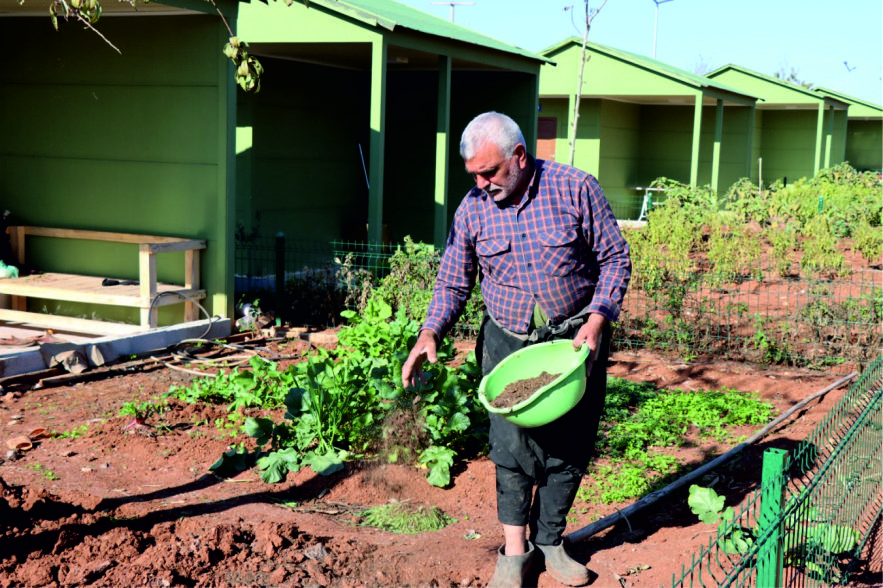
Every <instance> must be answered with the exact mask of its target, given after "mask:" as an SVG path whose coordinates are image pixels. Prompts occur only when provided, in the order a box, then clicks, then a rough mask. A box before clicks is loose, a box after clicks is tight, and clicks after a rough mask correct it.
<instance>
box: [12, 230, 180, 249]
mask: <svg viewBox="0 0 883 588" xmlns="http://www.w3.org/2000/svg"><path fill="white" fill-rule="evenodd" d="M10 228H15V229H17V230H18V229H22V230H24V232H25V234H27V235H32V236H34V237H57V238H61V239H84V240H86V241H114V242H117V243H132V244H135V245H141V244H144V243H180V242H182V241H190V239H181V238H180V237H157V236H154V235H136V234H132V233H111V232H107V231H89V230H83V229H55V228H51V227H30V226H21V227H19V226H17V227H10Z"/></svg>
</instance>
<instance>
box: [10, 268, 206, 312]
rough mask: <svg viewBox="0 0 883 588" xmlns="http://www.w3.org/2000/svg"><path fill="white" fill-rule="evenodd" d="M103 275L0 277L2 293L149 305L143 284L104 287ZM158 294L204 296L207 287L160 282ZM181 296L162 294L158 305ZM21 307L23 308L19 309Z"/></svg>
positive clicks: (123, 304)
mask: <svg viewBox="0 0 883 588" xmlns="http://www.w3.org/2000/svg"><path fill="white" fill-rule="evenodd" d="M103 280H104V278H96V277H93V276H78V275H75V274H55V273H49V274H38V275H33V276H25V277H23V278H5V279H0V294H10V295H12V296H30V297H33V298H43V299H47V300H65V301H67V302H83V303H86V304H110V305H112V306H126V307H131V308H141V307H143V306H145V305H147V306H149V305H150V300H151V299H150V298H147V299H144V298H142V295H141V289H140V286H125V285H122V284H120V285H117V286H102V285H101V283H102V281H103ZM156 292H157V294H159V293H162V292H180V293H181V294H182V295H183V296H187V297H190V298H196V299H200V300H201V299H203V298H205V295H206V293H205V290H194V289H188V288H182V287H181V286H178V285H174V284H157V285H156ZM183 301H184V298H182V297H177V299H176V297H172V296H162V297H160V299H159V300H157V302H156V303H155V306H166V305H168V304H176V303H179V302H183ZM18 310H20V309H18Z"/></svg>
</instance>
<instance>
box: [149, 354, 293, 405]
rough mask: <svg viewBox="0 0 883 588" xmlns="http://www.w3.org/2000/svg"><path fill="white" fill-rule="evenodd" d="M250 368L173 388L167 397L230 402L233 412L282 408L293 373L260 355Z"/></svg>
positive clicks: (217, 402) (192, 400)
mask: <svg viewBox="0 0 883 588" xmlns="http://www.w3.org/2000/svg"><path fill="white" fill-rule="evenodd" d="M249 367H250V368H251V369H242V370H240V369H239V368H234V369H233V370H231V371H230V372H229V373H221V374H218V375H217V376H207V377H205V378H197V379H196V380H193V381H192V382H191V383H190V385H189V386H172V387H171V388H169V391H168V392H167V393H166V394H165V395H166V397H171V398H177V399H179V400H182V401H184V402H187V403H189V404H193V403H195V402H207V403H209V404H223V403H229V405H228V409H229V410H231V411H235V410H238V409H240V408H249V407H261V408H274V407H279V406H282V401H283V400H284V398H285V394H286V392H287V390H288V388H289V387H290V386H291V385H293V383H294V380H293V376H292V375H291V373H289V372H287V371H280V370H279V369H278V365H277V364H276V363H275V362H272V361H269V360H267V359H264V358H262V357H260V356H258V355H254V356H252V357H251V359H250V360H249Z"/></svg>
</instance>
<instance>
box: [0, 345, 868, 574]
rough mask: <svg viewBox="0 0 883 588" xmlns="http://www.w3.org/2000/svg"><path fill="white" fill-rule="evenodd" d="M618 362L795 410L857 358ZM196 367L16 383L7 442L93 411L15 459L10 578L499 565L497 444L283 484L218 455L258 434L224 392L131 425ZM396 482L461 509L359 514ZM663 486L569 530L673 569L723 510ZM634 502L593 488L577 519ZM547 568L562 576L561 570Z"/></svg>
mask: <svg viewBox="0 0 883 588" xmlns="http://www.w3.org/2000/svg"><path fill="white" fill-rule="evenodd" d="M466 348H468V345H465V346H464V345H460V349H461V350H464V351H465V349H466ZM264 350H265V351H267V352H273V353H276V354H278V355H287V356H295V355H299V354H304V353H306V352H307V351H308V349H307V344H306V343H304V342H302V341H293V342H285V341H283V342H282V343H279V342H273V341H268V342H266V343H265V344H264V347H263V348H259V351H258V352H263V351H264ZM117 371H118V372H119V370H117ZM609 374H610V375H613V376H618V377H624V378H628V379H630V380H634V381H643V382H653V383H654V384H657V385H658V386H664V387H669V388H681V389H688V390H693V389H720V388H724V387H725V388H733V389H737V390H745V391H757V392H758V393H759V394H760V396H761V397H763V398H764V399H766V400H768V401H770V402H772V403H773V404H775V406H776V409H777V412H778V413H781V412H783V411H785V410H787V409H788V408H789V407H790V406H793V405H794V404H796V403H797V402H799V401H800V400H801V399H803V398H805V397H807V396H808V395H810V394H811V393H813V392H815V391H818V390H821V389H823V388H825V387H826V386H828V385H830V384H831V383H833V382H835V381H836V380H838V379H840V378H841V377H842V376H843V373H842V372H841V373H837V374H833V373H819V372H811V371H807V370H799V369H782V368H761V367H757V366H751V365H745V364H738V363H725V362H716V363H709V364H701V363H700V364H696V363H693V364H689V365H688V364H686V363H683V362H681V361H679V360H677V359H666V358H664V357H660V356H656V355H651V354H644V353H641V354H632V353H628V354H626V353H616V354H614V355H613V356H612V358H611V363H610V367H609ZM193 377H194V376H193V375H191V374H189V373H185V372H183V371H180V370H176V369H170V368H168V367H163V366H161V365H144V364H143V363H142V364H140V366H139V367H138V368H132V369H131V370H130V371H127V372H125V373H123V374H122V375H116V376H113V377H106V378H103V379H95V380H93V381H89V382H81V383H74V384H69V385H66V386H64V387H53V388H43V389H25V390H18V391H9V390H7V391H6V392H5V394H4V395H0V433H2V439H3V441H4V443H5V442H6V440H7V439H9V438H12V437H15V436H16V435H22V434H27V433H28V432H30V431H33V430H34V429H36V428H39V427H45V428H47V429H50V430H54V431H62V432H69V431H73V430H76V429H77V428H78V427H84V426H85V427H88V430H87V432H86V433H85V434H84V435H82V436H79V437H72V438H71V437H54V438H48V439H43V440H40V441H37V442H36V443H35V445H34V447H33V448H32V449H30V450H28V451H25V452H24V453H23V454H22V455H21V456H20V457H18V458H10V456H8V455H7V459H6V460H5V461H4V462H3V463H2V465H0V479H2V481H5V484H4V487H2V488H0V491H2V492H3V495H4V497H5V498H6V501H7V502H8V503H9V507H10V508H9V509H7V510H6V511H5V512H4V511H3V510H2V509H3V508H4V506H5V505H3V501H0V587H11V586H126V587H128V586H162V587H169V586H195V585H199V586H218V587H225V586H230V587H233V586H304V587H317V586H341V587H363V586H364V587H373V586H397V587H398V586H415V587H418V586H419V587H467V586H468V587H477V586H484V585H485V584H486V583H487V581H488V580H489V579H490V576H491V574H492V573H493V569H494V565H495V561H496V550H497V548H498V547H499V545H500V542H501V532H500V528H499V526H498V524H497V521H496V511H495V492H494V469H493V464H492V463H490V461H488V460H487V458H481V459H477V460H474V461H470V462H468V463H466V464H465V465H463V466H462V467H458V468H456V469H455V471H454V472H453V482H452V485H451V487H450V488H447V489H440V488H435V487H432V486H430V485H429V484H428V483H427V482H426V481H425V479H424V478H425V471H424V470H420V469H417V468H415V467H413V466H407V465H381V464H378V463H350V464H348V465H347V467H346V469H345V470H344V471H343V472H339V473H337V474H334V475H331V476H327V477H325V476H319V475H316V474H314V473H313V472H312V471H311V470H309V469H305V470H303V471H301V472H300V473H298V474H296V475H289V478H288V480H287V481H286V482H284V483H281V484H277V485H268V484H264V483H263V482H261V481H260V479H259V477H258V475H257V474H256V472H255V471H254V470H248V471H245V472H243V473H241V474H239V475H238V476H236V477H234V478H232V479H222V478H219V477H216V476H214V475H212V474H211V473H209V472H208V469H207V468H208V466H209V465H210V464H212V463H213V462H214V461H215V460H216V459H217V458H218V457H219V456H220V455H221V453H222V452H223V451H224V450H225V449H227V447H228V446H229V445H230V444H231V443H233V442H236V441H240V440H241V438H239V439H236V438H233V437H230V436H225V431H224V429H219V428H218V427H216V425H215V419H223V418H224V417H225V416H226V411H225V409H224V408H223V407H212V406H204V405H200V406H190V405H184V404H176V403H172V405H171V406H172V407H173V410H171V411H169V412H167V413H165V414H163V415H162V417H161V421H160V419H159V418H155V419H152V420H148V424H150V423H151V422H154V423H156V422H162V423H164V424H165V425H166V427H164V428H153V427H149V426H148V427H138V426H131V427H128V428H127V425H128V424H129V423H130V421H131V417H121V416H119V411H120V408H121V407H122V406H123V404H124V403H126V402H143V401H155V400H156V399H157V398H158V397H159V396H160V395H162V394H163V393H165V392H167V391H168V389H169V387H170V386H172V385H181V384H186V383H187V382H189V381H190V380H191V379H192V378H193ZM845 389H846V388H845V387H841V388H839V389H836V390H834V391H832V392H831V393H829V394H828V395H827V396H825V397H824V398H822V399H821V400H820V401H816V402H813V403H811V404H810V405H809V406H807V407H806V408H805V409H803V410H802V411H801V412H799V413H797V414H796V415H795V416H794V417H792V418H791V419H789V420H788V421H787V422H786V423H784V424H783V425H782V426H781V427H779V428H777V429H776V430H774V431H773V432H772V433H771V434H770V435H769V436H768V437H766V438H765V439H762V440H761V441H760V443H759V444H758V446H757V447H754V448H751V449H749V450H746V452H745V453H744V454H743V456H742V457H741V458H740V459H739V460H738V461H739V464H740V466H739V468H738V469H734V470H726V469H724V470H721V471H719V472H716V474H717V475H718V483H717V485H716V486H715V487H716V488H717V490H718V492H720V493H721V494H726V495H727V496H728V497H732V496H739V497H741V496H744V495H745V494H746V493H747V492H750V491H751V490H753V489H754V488H755V487H756V484H757V482H758V479H759V463H760V455H761V453H762V451H763V450H764V449H766V448H768V447H784V448H792V447H793V446H794V443H795V442H796V441H799V440H801V439H803V438H804V437H805V436H806V434H807V433H808V432H809V431H811V430H812V429H813V428H814V427H815V426H816V424H817V423H818V422H819V421H820V420H821V419H822V418H823V416H824V415H825V413H826V412H827V411H828V410H829V409H830V408H831V407H832V406H833V405H834V404H835V403H836V402H837V401H838V399H839V398H841V397H842V395H843V393H844V391H845ZM0 394H2V393H0ZM272 416H274V418H276V419H281V418H282V415H281V413H280V414H278V415H272ZM751 432H752V431H751V430H745V431H739V432H737V434H739V435H743V434H744V435H747V434H750V433H751ZM729 448H730V447H722V446H708V445H705V446H700V447H692V448H691V447H688V448H684V449H683V450H681V451H680V452H679V453H678V455H679V456H680V457H682V458H683V459H684V460H686V462H687V463H692V464H696V463H699V462H700V461H701V460H703V459H704V456H706V455H708V453H707V452H712V455H714V454H722V453H724V452H725V451H727V450H728V449H729ZM703 452H706V453H703ZM728 471H729V472H731V473H728ZM732 472H739V473H738V474H737V476H738V477H735V476H734V475H733V473H732ZM755 474H756V476H757V477H755ZM589 483H591V481H590V480H589V479H588V478H587V479H585V480H584V484H589ZM393 500H397V501H408V502H409V503H411V504H415V505H425V506H436V507H439V508H441V509H442V510H443V511H444V512H445V513H447V514H448V515H450V516H452V517H454V518H455V519H457V522H456V523H455V524H452V525H450V526H449V527H447V528H445V529H443V530H441V531H436V532H431V533H422V534H417V535H398V534H394V533H391V532H385V531H380V530H377V529H373V528H368V527H360V526H357V525H356V524H354V523H356V522H357V517H356V513H357V512H358V511H360V510H361V509H363V508H365V507H368V506H374V505H380V504H385V503H387V502H389V501H393ZM661 502H662V503H661V504H657V505H655V506H653V507H651V508H648V509H645V510H644V511H641V512H639V513H637V514H636V515H634V516H632V517H630V520H629V523H630V528H629V526H628V525H625V524H621V523H618V524H616V525H615V526H613V527H611V528H609V529H607V530H605V531H602V532H601V533H599V534H597V535H595V536H593V537H590V538H588V539H586V540H583V541H580V542H578V543H575V544H573V545H571V546H570V547H569V549H570V551H571V553H572V554H573V555H574V557H575V558H576V559H578V560H579V561H581V562H585V563H587V565H588V567H589V569H590V570H591V572H592V585H593V586H599V587H605V588H606V587H614V588H620V587H635V586H668V585H670V584H671V581H672V574H673V573H676V572H679V570H680V568H681V564H682V563H683V562H689V559H690V556H691V554H693V553H695V552H696V551H697V550H698V549H699V548H700V547H701V546H702V545H703V544H706V543H707V541H708V539H709V536H710V533H712V532H713V528H714V527H713V526H712V525H706V524H703V523H700V522H699V521H698V520H697V518H696V517H695V516H694V515H693V514H692V513H691V512H690V511H689V508H688V507H687V505H686V489H684V490H683V491H682V492H680V493H677V494H675V495H674V496H673V497H671V498H670V499H667V500H664V501H661ZM626 506H628V504H618V505H600V504H588V503H581V502H578V503H577V504H576V505H575V508H574V509H573V516H572V520H571V521H570V523H569V526H568V532H572V531H575V530H577V529H580V528H583V527H585V526H586V525H588V524H589V523H591V522H593V521H595V520H597V519H599V518H601V517H603V516H606V515H608V514H611V513H613V512H616V510H617V509H618V508H619V509H621V508H624V507H626ZM871 567H872V568H873V569H872V570H871V572H869V573H865V575H864V576H863V578H864V579H862V580H860V582H861V583H860V584H857V585H860V586H871V585H876V580H879V577H880V576H879V573H880V564H879V558H877V562H872V564H871ZM533 581H535V585H536V586H539V587H553V586H558V584H557V582H555V581H554V580H553V579H552V578H551V577H549V576H548V574H546V573H541V574H539V575H538V576H536V577H534V578H533V579H532V582H533Z"/></svg>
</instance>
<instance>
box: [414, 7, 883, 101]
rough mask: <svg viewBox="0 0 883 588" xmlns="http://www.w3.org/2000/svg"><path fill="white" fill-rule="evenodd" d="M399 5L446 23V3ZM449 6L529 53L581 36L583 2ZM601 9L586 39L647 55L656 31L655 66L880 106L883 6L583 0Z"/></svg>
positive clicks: (468, 22)
mask: <svg viewBox="0 0 883 588" xmlns="http://www.w3.org/2000/svg"><path fill="white" fill-rule="evenodd" d="M398 1H399V2H402V3H403V4H407V5H409V6H413V7H414V8H417V9H419V10H422V11H423V12H427V13H429V14H432V15H435V16H438V17H439V18H444V19H445V20H450V17H451V2H440V3H439V2H437V1H436V0H398ZM452 1H454V2H456V4H455V5H454V7H453V14H454V22H455V23H457V24H459V25H461V26H464V27H466V28H469V29H472V30H473V31H476V32H479V33H482V34H484V35H487V36H489V37H494V38H495V39H498V40H500V41H505V42H506V43H509V44H511V45H516V46H518V47H521V48H522V49H527V50H528V51H533V52H539V51H541V50H543V49H545V48H547V47H550V46H552V45H554V44H556V43H557V42H559V41H561V40H562V39H564V38H566V37H570V36H577V37H579V38H582V28H581V27H580V24H581V23H584V22H585V2H584V0H582V1H581V0H569V1H568V0H471V2H467V1H466V0H452ZM657 2H658V4H657ZM599 7H600V10H599V11H598V13H597V15H596V16H595V18H594V20H593V21H592V26H591V29H590V32H589V41H593V42H596V43H602V44H604V45H609V46H611V47H614V48H617V49H622V50H625V51H629V52H631V53H636V54H639V55H644V56H647V57H653V54H654V31H655V38H656V43H655V45H656V46H655V53H656V59H658V60H659V61H662V62H664V63H667V64H669V65H673V66H675V67H679V68H681V69H684V70H687V71H690V72H694V73H703V71H705V72H707V71H711V70H713V69H716V68H718V67H721V66H723V65H728V64H734V65H739V66H742V67H745V68H748V69H751V70H754V71H757V72H759V73H763V74H766V75H775V74H776V73H777V72H780V71H781V72H783V73H784V74H786V75H787V74H790V73H791V72H792V71H793V72H794V73H795V74H796V76H797V78H798V79H799V80H801V81H804V82H810V83H812V84H813V85H815V86H821V87H825V88H828V89H831V90H838V91H840V92H843V93H845V94H848V95H850V96H854V97H856V98H861V99H863V100H867V101H870V102H873V103H874V104H878V105H883V2H881V0H839V1H838V0H826V1H824V2H822V1H821V0H607V3H606V4H604V5H603V7H602V2H601V0H591V1H590V2H589V8H590V10H596V9H598V8H599ZM565 9H566V10H565ZM657 17H658V20H657ZM574 23H576V26H574Z"/></svg>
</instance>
